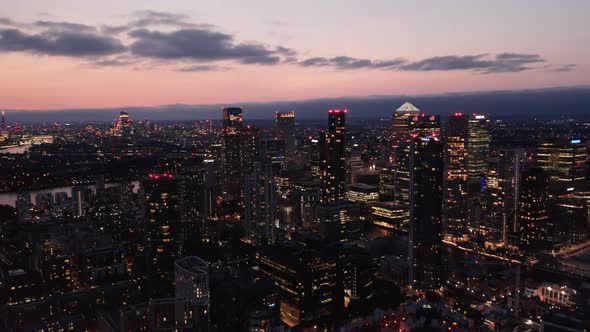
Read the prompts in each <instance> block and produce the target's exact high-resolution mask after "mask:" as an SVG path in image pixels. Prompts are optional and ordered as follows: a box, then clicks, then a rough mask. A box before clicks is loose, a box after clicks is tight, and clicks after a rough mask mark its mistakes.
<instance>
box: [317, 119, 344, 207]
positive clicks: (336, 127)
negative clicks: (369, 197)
mask: <svg viewBox="0 0 590 332" xmlns="http://www.w3.org/2000/svg"><path fill="white" fill-rule="evenodd" d="M347 112H348V111H347V110H338V109H336V110H329V111H328V131H326V132H323V133H322V134H321V135H320V140H319V148H320V151H319V152H320V154H319V157H320V183H321V186H320V189H321V194H322V202H324V203H330V202H336V201H338V200H342V199H344V196H345V192H346V113H347Z"/></svg>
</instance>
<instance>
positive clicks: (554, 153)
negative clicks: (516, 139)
mask: <svg viewBox="0 0 590 332" xmlns="http://www.w3.org/2000/svg"><path fill="white" fill-rule="evenodd" d="M587 160H588V149H587V147H586V145H585V144H584V142H583V141H582V140H581V139H578V138H573V139H567V140H565V139H548V140H544V141H543V142H541V143H540V144H539V147H538V152H537V162H538V164H539V166H540V167H541V168H543V170H545V171H546V172H548V174H549V176H550V180H551V181H552V182H562V183H566V184H573V183H579V182H581V181H584V180H585V179H586V171H587V169H586V164H587Z"/></svg>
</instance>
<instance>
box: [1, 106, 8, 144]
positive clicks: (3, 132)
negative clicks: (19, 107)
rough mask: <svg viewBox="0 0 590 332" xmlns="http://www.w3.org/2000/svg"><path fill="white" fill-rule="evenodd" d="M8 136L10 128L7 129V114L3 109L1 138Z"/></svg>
mask: <svg viewBox="0 0 590 332" xmlns="http://www.w3.org/2000/svg"><path fill="white" fill-rule="evenodd" d="M7 137H8V130H6V115H5V113H4V111H2V120H1V122H0V138H2V139H6V138H7Z"/></svg>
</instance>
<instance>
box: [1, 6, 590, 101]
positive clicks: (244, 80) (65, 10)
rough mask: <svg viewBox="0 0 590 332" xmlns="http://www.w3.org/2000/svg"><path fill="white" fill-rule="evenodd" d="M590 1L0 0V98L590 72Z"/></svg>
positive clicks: (540, 77) (332, 89) (544, 80)
mask: <svg viewBox="0 0 590 332" xmlns="http://www.w3.org/2000/svg"><path fill="white" fill-rule="evenodd" d="M588 12H590V1H587V0H569V1H553V0H521V1H507V0H494V1H473V0H462V1H459V0H457V1H453V0H449V1H440V0H431V1H426V0H414V1H401V0H400V1H394V0H365V1H352V0H339V1H338V0H322V1H317V0H300V1H271V0H268V1H267V0H264V1H263V0H249V1H241V0H232V1H229V0H215V1H196V0H190V1H184V0H167V1H146V0H125V1H121V0H117V1H112V0H101V1H79V0H52V1H32V0H19V1H8V0H2V1H0V108H3V109H35V110H44V109H67V108H84V107H124V106H157V105H167V104H176V103H181V104H213V103H214V104H220V103H228V104H229V103H236V102H254V101H255V102H265V101H277V100H302V99H313V98H325V97H339V96H368V95H399V94H433V93H446V92H459V91H491V90H511V89H534V88H544V87H555V86H578V85H588V84H590V43H589V42H588V41H589V40H588V31H590V20H588V19H587V17H586V15H587V13H588Z"/></svg>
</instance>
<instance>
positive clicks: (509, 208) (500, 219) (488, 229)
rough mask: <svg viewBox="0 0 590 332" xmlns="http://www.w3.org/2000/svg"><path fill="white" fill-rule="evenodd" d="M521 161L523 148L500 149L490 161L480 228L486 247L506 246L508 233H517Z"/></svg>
mask: <svg viewBox="0 0 590 332" xmlns="http://www.w3.org/2000/svg"><path fill="white" fill-rule="evenodd" d="M523 159H524V151H523V150H522V149H501V150H499V151H498V155H497V156H496V157H494V158H490V159H489V163H488V170H487V175H486V181H485V182H486V188H485V192H484V193H483V195H482V197H483V198H482V202H483V204H482V205H483V210H484V214H485V215H484V216H483V218H482V220H483V222H482V224H481V225H480V230H481V232H482V233H483V234H484V236H485V240H486V243H487V244H489V245H492V246H496V245H503V244H506V242H507V241H508V234H509V233H515V232H517V231H518V198H519V195H518V193H519V190H520V182H521V168H522V166H521V164H522V161H523Z"/></svg>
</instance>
